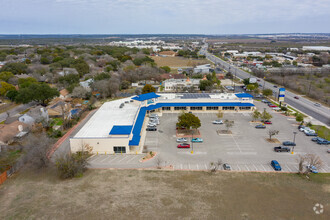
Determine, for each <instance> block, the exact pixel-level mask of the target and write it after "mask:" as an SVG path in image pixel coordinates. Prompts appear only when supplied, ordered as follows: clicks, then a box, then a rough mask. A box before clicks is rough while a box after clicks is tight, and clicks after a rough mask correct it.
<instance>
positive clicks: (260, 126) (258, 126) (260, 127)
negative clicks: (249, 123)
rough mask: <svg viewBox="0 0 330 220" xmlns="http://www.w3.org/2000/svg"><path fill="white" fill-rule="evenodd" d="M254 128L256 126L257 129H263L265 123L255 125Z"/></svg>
mask: <svg viewBox="0 0 330 220" xmlns="http://www.w3.org/2000/svg"><path fill="white" fill-rule="evenodd" d="M255 128H257V129H265V128H266V126H265V125H256V126H255Z"/></svg>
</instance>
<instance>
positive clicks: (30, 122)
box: [18, 114, 35, 125]
mask: <svg viewBox="0 0 330 220" xmlns="http://www.w3.org/2000/svg"><path fill="white" fill-rule="evenodd" d="M18 121H20V122H23V123H24V124H28V125H33V124H34V122H35V119H34V118H32V117H31V116H30V115H28V114H24V115H22V116H20V117H19V118H18Z"/></svg>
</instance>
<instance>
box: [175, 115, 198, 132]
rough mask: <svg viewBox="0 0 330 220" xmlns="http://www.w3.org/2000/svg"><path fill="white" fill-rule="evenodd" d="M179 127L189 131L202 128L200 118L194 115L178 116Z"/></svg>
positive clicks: (177, 124)
mask: <svg viewBox="0 0 330 220" xmlns="http://www.w3.org/2000/svg"><path fill="white" fill-rule="evenodd" d="M176 126H177V127H184V128H186V129H188V130H190V129H191V128H193V129H198V128H199V127H200V126H201V121H200V120H199V118H198V117H197V116H196V115H194V114H192V113H182V114H180V115H179V116H178V122H177V123H176Z"/></svg>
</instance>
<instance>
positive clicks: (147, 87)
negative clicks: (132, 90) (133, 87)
mask: <svg viewBox="0 0 330 220" xmlns="http://www.w3.org/2000/svg"><path fill="white" fill-rule="evenodd" d="M149 92H156V88H155V87H153V86H152V85H150V84H146V85H145V86H144V87H143V89H142V94H145V93H149Z"/></svg>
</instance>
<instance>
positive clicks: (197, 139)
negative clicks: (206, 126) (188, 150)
mask: <svg viewBox="0 0 330 220" xmlns="http://www.w3.org/2000/svg"><path fill="white" fill-rule="evenodd" d="M191 142H196V143H202V142H203V139H202V138H193V139H191Z"/></svg>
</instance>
